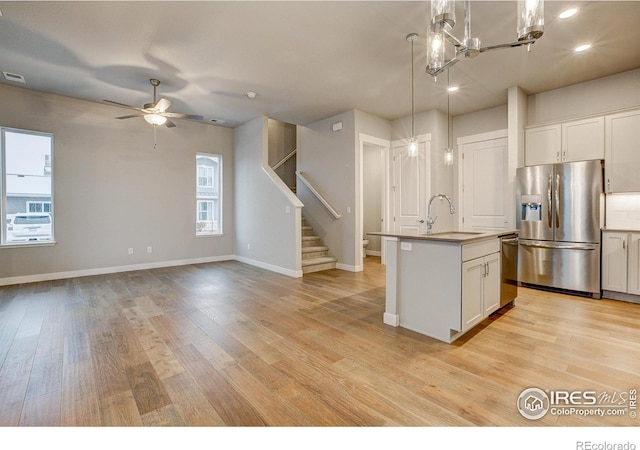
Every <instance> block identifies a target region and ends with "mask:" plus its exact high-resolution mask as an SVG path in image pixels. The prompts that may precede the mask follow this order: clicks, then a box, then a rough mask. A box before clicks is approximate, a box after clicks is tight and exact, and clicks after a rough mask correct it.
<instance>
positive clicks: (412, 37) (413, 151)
mask: <svg viewBox="0 0 640 450" xmlns="http://www.w3.org/2000/svg"><path fill="white" fill-rule="evenodd" d="M416 39H418V33H409V34H407V41H409V42H411V138H409V156H411V157H414V156H416V155H417V154H418V139H417V138H416V111H415V102H414V95H413V85H414V81H413V43H414V42H415V41H416Z"/></svg>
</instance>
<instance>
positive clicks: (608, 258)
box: [602, 231, 628, 292]
mask: <svg viewBox="0 0 640 450" xmlns="http://www.w3.org/2000/svg"><path fill="white" fill-rule="evenodd" d="M627 239H628V236H627V233H615V232H610V231H605V232H604V233H602V289H603V290H605V291H615V292H626V291H627Z"/></svg>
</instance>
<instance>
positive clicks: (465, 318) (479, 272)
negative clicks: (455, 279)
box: [462, 258, 485, 331]
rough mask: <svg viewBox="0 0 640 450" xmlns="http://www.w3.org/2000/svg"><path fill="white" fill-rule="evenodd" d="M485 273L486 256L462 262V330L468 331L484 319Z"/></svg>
mask: <svg viewBox="0 0 640 450" xmlns="http://www.w3.org/2000/svg"><path fill="white" fill-rule="evenodd" d="M484 274H485V266H484V258H477V259H472V260H470V261H467V262H464V263H462V331H467V330H468V329H469V328H471V327H473V326H474V325H476V324H477V323H479V322H480V321H481V320H482V319H483V307H482V291H483V284H484V283H483V281H484Z"/></svg>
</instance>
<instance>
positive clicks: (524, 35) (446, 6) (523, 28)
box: [427, 0, 544, 77]
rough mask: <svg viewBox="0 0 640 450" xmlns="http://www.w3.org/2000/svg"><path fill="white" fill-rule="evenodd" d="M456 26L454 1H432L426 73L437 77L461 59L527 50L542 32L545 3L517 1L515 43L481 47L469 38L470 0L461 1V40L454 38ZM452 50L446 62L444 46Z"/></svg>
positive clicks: (531, 0) (529, 0)
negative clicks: (506, 51) (488, 53)
mask: <svg viewBox="0 0 640 450" xmlns="http://www.w3.org/2000/svg"><path fill="white" fill-rule="evenodd" d="M455 25H456V11H455V0H432V1H431V20H430V21H429V27H428V29H427V73H428V74H429V75H431V76H432V77H436V76H437V75H439V74H440V73H442V72H443V71H444V70H446V69H447V68H449V67H451V66H452V65H454V64H455V63H457V62H458V61H460V60H462V59H471V58H474V57H476V56H477V55H478V54H480V53H484V52H487V51H489V50H497V49H500V48H511V47H520V46H523V45H526V46H528V48H530V46H531V44H533V43H534V42H536V40H537V39H539V38H540V37H541V36H542V33H543V32H544V0H518V20H517V40H516V41H513V42H507V43H505V44H497V45H491V46H488V47H480V39H478V38H474V37H471V0H465V2H464V37H463V38H462V39H458V38H457V37H456V36H454V35H453V33H452V32H453V27H454V26H455ZM446 42H449V43H450V44H452V45H453V46H454V48H455V55H454V56H453V57H452V58H451V59H449V60H447V59H446V57H445V43H446Z"/></svg>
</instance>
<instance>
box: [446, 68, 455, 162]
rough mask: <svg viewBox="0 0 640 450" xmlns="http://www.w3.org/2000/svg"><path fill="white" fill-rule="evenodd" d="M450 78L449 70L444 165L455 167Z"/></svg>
mask: <svg viewBox="0 0 640 450" xmlns="http://www.w3.org/2000/svg"><path fill="white" fill-rule="evenodd" d="M450 82H451V80H450V78H449V70H447V146H446V147H445V149H444V165H445V166H453V147H452V146H451V118H450V115H449V96H450V94H451V92H452V89H451V85H450Z"/></svg>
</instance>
